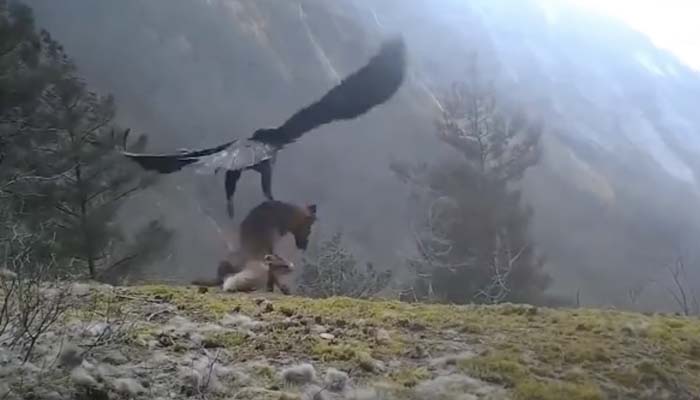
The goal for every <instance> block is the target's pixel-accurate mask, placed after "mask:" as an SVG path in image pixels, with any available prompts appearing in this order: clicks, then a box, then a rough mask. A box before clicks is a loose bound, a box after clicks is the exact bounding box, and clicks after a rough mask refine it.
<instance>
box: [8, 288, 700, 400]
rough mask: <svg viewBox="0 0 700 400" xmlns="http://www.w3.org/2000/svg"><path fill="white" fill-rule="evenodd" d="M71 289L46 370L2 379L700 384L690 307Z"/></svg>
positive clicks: (75, 394) (232, 385) (365, 387)
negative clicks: (656, 309)
mask: <svg viewBox="0 0 700 400" xmlns="http://www.w3.org/2000/svg"><path fill="white" fill-rule="evenodd" d="M72 292H73V294H72V296H73V298H74V299H77V300H79V301H78V302H77V303H76V304H77V305H78V307H77V308H72V309H71V310H70V311H68V312H67V313H66V314H65V315H64V316H63V317H62V318H61V319H60V320H59V321H58V322H57V323H56V324H55V326H54V328H52V331H51V332H49V333H47V334H45V335H44V337H42V339H41V340H40V341H39V342H38V343H37V351H36V353H37V354H38V357H39V358H38V359H37V360H35V361H33V364H32V365H33V367H31V368H28V367H27V366H26V364H25V366H24V367H20V366H19V364H18V363H16V362H15V363H13V362H12V361H8V360H7V359H4V360H3V363H4V366H3V367H2V370H0V371H1V372H0V378H1V379H0V381H2V382H3V383H2V384H0V391H2V390H7V389H8V388H12V389H13V392H11V393H14V394H18V393H20V392H22V393H23V396H24V397H25V398H49V397H47V396H49V394H50V395H51V396H53V397H51V398H85V399H88V398H94V399H100V398H144V399H146V398H151V399H158V398H162V399H166V398H208V399H217V398H221V399H232V398H235V399H296V398H299V399H307V398H308V399H436V400H438V399H439V400H443V399H444V400H450V399H460V400H465V399H516V400H549V399H552V400H554V399H571V400H579V399H580V400H595V399H665V398H667V399H697V398H698V397H697V396H700V321H699V320H698V319H691V318H685V317H680V316H668V315H665V316H662V315H642V314H636V313H629V312H620V311H613V310H593V309H566V310H564V309H561V310H557V309H546V308H536V307H532V306H516V305H511V304H504V305H499V306H462V307H457V306H443V305H417V304H405V303H399V302H392V301H379V300H377V301H370V300H356V299H348V298H330V299H324V300H317V299H307V298H299V297H294V296H280V295H270V294H265V293H257V294H250V295H246V294H235V295H232V294H225V293H220V292H218V291H217V290H214V291H210V292H209V293H201V292H200V291H199V290H197V288H193V287H170V286H142V287H132V288H111V287H106V286H89V285H76V286H74V288H73V291H72ZM106 328H109V329H106ZM58 338H61V340H57V339H58ZM42 357H43V358H44V362H41V361H40V360H41V358H42ZM76 357H77V361H75V360H73V361H71V359H72V358H73V359H75V358H76ZM46 360H49V362H46ZM80 360H82V364H80ZM46 365H51V366H52V367H51V368H46ZM13 366H14V367H15V371H20V372H21V373H15V372H10V371H12V368H13ZM20 377H22V380H23V382H20V379H19V378H20ZM39 382H41V384H39ZM3 388H4V389H3ZM27 393H33V394H34V396H35V397H27V396H29V395H28V394H27ZM10 398H12V397H10Z"/></svg>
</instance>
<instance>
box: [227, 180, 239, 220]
mask: <svg viewBox="0 0 700 400" xmlns="http://www.w3.org/2000/svg"><path fill="white" fill-rule="evenodd" d="M240 177H241V170H227V171H226V180H225V182H224V184H225V186H226V212H227V213H228V216H229V218H233V194H234V193H235V192H236V184H237V183H238V179H239V178H240Z"/></svg>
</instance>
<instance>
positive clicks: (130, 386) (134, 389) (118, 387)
mask: <svg viewBox="0 0 700 400" xmlns="http://www.w3.org/2000/svg"><path fill="white" fill-rule="evenodd" d="M112 386H113V387H114V390H115V391H116V392H117V393H120V394H123V395H125V396H136V395H138V394H141V393H144V392H145V391H146V389H144V387H143V386H141V384H140V383H138V382H137V381H136V380H134V379H130V378H122V379H117V380H115V381H114V382H113V383H112Z"/></svg>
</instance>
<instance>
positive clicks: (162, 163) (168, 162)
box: [122, 139, 238, 174]
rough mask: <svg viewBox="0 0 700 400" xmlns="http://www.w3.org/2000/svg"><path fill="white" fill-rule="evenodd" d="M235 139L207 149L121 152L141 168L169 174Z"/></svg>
mask: <svg viewBox="0 0 700 400" xmlns="http://www.w3.org/2000/svg"><path fill="white" fill-rule="evenodd" d="M237 141H238V139H235V140H232V141H230V142H226V143H224V144H220V145H218V146H215V147H210V148H207V149H201V150H191V151H181V152H178V153H169V154H146V153H130V152H127V151H123V152H122V154H123V155H124V156H126V157H128V158H130V159H131V160H133V161H135V162H136V163H138V164H139V165H140V166H141V168H143V169H146V170H150V171H157V172H159V173H161V174H169V173H173V172H176V171H179V170H181V169H182V168H183V167H186V166H188V165H190V164H194V163H197V162H200V161H201V159H202V158H203V157H206V156H211V155H213V154H216V153H220V152H221V151H223V150H225V149H226V148H228V147H230V146H231V145H232V144H234V143H235V142H237Z"/></svg>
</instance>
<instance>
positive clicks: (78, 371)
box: [70, 367, 98, 387]
mask: <svg viewBox="0 0 700 400" xmlns="http://www.w3.org/2000/svg"><path fill="white" fill-rule="evenodd" d="M70 378H71V381H73V383H74V384H75V385H77V386H86V387H97V386H98V383H97V380H95V378H93V377H92V375H90V373H88V371H87V370H86V369H85V368H83V367H77V368H74V369H73V370H72V371H71V373H70Z"/></svg>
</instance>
